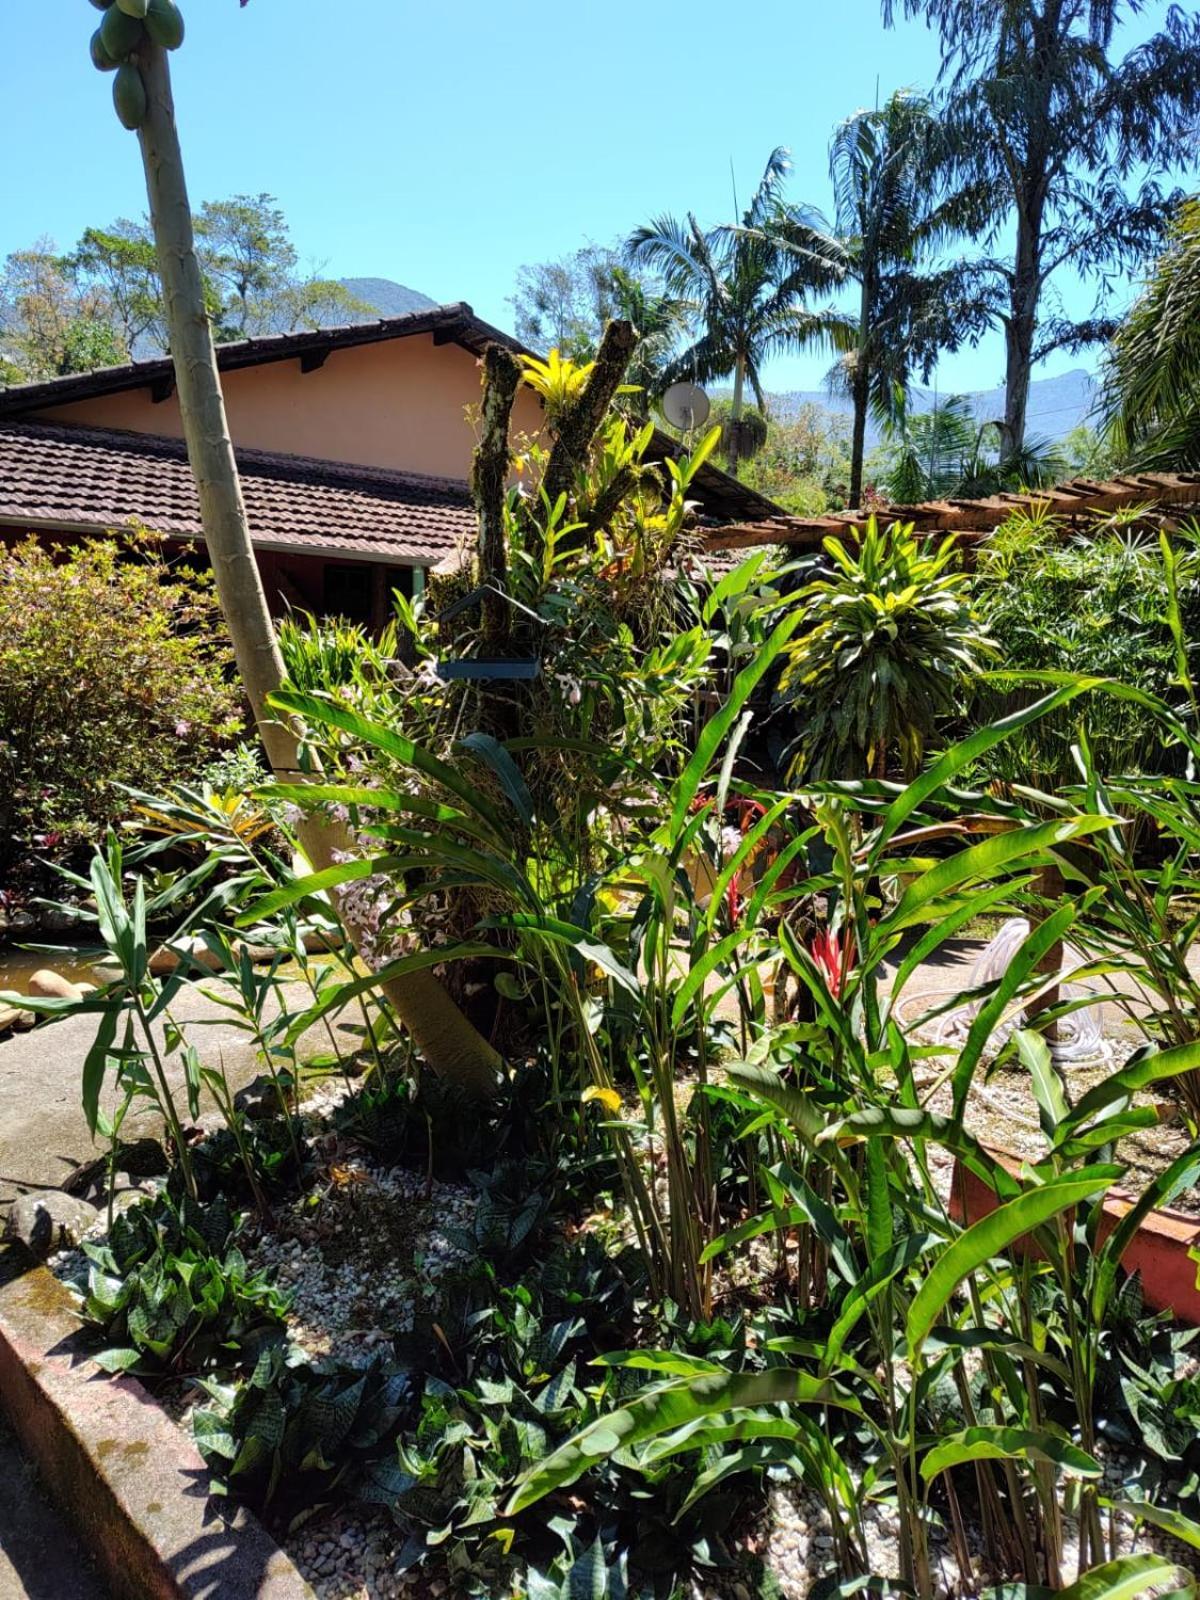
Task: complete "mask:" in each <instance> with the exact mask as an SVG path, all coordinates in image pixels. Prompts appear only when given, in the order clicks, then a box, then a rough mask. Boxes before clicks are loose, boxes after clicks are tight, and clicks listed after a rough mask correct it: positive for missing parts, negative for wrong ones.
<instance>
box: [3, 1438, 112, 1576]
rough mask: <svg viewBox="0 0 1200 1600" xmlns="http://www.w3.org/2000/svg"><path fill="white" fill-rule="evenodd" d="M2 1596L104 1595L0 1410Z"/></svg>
mask: <svg viewBox="0 0 1200 1600" xmlns="http://www.w3.org/2000/svg"><path fill="white" fill-rule="evenodd" d="M0 1600H108V1592H107V1590H106V1589H105V1588H104V1586H103V1584H101V1582H100V1580H99V1578H98V1577H97V1576H96V1573H95V1571H94V1569H93V1568H92V1565H91V1563H90V1562H89V1560H88V1558H87V1555H86V1553H85V1552H84V1551H83V1550H82V1549H81V1548H80V1546H79V1544H78V1543H77V1542H76V1539H75V1535H74V1533H73V1532H72V1531H71V1530H70V1529H69V1528H68V1527H67V1524H66V1523H65V1522H63V1521H62V1520H61V1519H60V1518H59V1516H58V1514H57V1512H55V1511H54V1510H53V1509H52V1507H51V1505H50V1502H49V1501H48V1500H47V1499H46V1497H45V1495H44V1494H43V1493H42V1489H41V1485H40V1484H39V1483H38V1481H37V1478H36V1477H35V1476H34V1473H33V1469H32V1468H31V1467H30V1466H29V1465H28V1463H27V1462H26V1460H25V1458H24V1457H23V1456H22V1455H21V1452H20V1450H19V1449H18V1448H17V1444H16V1441H15V1440H14V1439H13V1437H12V1435H11V1433H9V1431H8V1428H7V1426H6V1425H5V1423H4V1420H3V1414H2V1413H0Z"/></svg>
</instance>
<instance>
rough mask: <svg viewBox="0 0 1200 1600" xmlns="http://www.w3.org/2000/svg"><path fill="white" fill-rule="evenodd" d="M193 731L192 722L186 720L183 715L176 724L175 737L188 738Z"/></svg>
mask: <svg viewBox="0 0 1200 1600" xmlns="http://www.w3.org/2000/svg"><path fill="white" fill-rule="evenodd" d="M191 731H192V725H191V723H190V722H185V721H184V720H183V718H182V717H181V718H180V719H179V721H178V722H177V723H176V724H175V737H176V738H177V739H186V738H187V736H188V734H189V733H191Z"/></svg>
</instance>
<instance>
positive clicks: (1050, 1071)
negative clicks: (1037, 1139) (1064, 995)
mask: <svg viewBox="0 0 1200 1600" xmlns="http://www.w3.org/2000/svg"><path fill="white" fill-rule="evenodd" d="M1014 1043H1015V1044H1016V1047H1017V1054H1018V1056H1019V1057H1020V1058H1021V1062H1022V1064H1023V1065H1024V1066H1026V1067H1028V1068H1029V1076H1030V1079H1031V1081H1032V1085H1033V1098H1034V1099H1035V1100H1036V1101H1037V1104H1038V1114H1039V1120H1040V1121H1041V1124H1042V1132H1043V1133H1044V1134H1045V1135H1046V1137H1047V1139H1050V1140H1053V1139H1054V1136H1055V1133H1056V1132H1057V1130H1058V1126H1059V1124H1060V1123H1061V1122H1065V1121H1066V1119H1067V1118H1068V1117H1069V1116H1070V1114H1071V1107H1070V1105H1069V1104H1068V1102H1067V1095H1066V1090H1065V1089H1064V1087H1063V1081H1062V1075H1061V1074H1060V1072H1059V1070H1058V1068H1057V1067H1056V1066H1055V1064H1054V1057H1053V1055H1052V1054H1051V1052H1050V1046H1049V1045H1048V1044H1047V1043H1046V1041H1045V1039H1044V1038H1043V1037H1042V1035H1041V1034H1040V1033H1033V1032H1031V1031H1030V1030H1029V1029H1028V1028H1022V1029H1021V1030H1020V1032H1019V1033H1017V1034H1016V1035H1015V1036H1014Z"/></svg>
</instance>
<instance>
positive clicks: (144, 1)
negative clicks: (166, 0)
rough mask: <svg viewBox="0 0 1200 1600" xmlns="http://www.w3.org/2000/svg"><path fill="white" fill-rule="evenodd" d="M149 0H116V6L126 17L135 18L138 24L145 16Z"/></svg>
mask: <svg viewBox="0 0 1200 1600" xmlns="http://www.w3.org/2000/svg"><path fill="white" fill-rule="evenodd" d="M149 3H150V0H117V4H118V5H119V6H120V8H121V10H122V11H123V12H124V13H125V15H126V16H127V17H136V18H137V20H138V21H139V22H141V21H142V20H143V18H144V17H145V15H146V11H147V8H148V6H149Z"/></svg>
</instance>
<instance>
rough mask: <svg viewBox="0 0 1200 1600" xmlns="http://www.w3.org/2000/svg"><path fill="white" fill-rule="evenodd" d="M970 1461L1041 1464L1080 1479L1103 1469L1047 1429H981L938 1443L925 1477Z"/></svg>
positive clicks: (923, 1469) (923, 1472)
mask: <svg viewBox="0 0 1200 1600" xmlns="http://www.w3.org/2000/svg"><path fill="white" fill-rule="evenodd" d="M966 1461H1039V1462H1045V1463H1047V1464H1048V1465H1050V1466H1053V1467H1060V1468H1061V1469H1062V1470H1063V1471H1064V1472H1069V1473H1072V1474H1073V1475H1074V1476H1075V1477H1079V1478H1098V1477H1100V1475H1101V1472H1102V1470H1103V1469H1102V1468H1101V1466H1100V1463H1099V1462H1098V1461H1095V1460H1094V1459H1093V1458H1092V1457H1091V1456H1090V1455H1088V1453H1087V1452H1086V1450H1081V1449H1080V1448H1079V1446H1078V1445H1074V1444H1072V1443H1071V1441H1070V1440H1069V1439H1062V1438H1060V1437H1059V1436H1058V1435H1057V1434H1053V1433H1047V1432H1046V1431H1045V1430H1044V1429H1040V1428H1002V1427H979V1428H965V1429H964V1430H963V1431H962V1432H961V1433H956V1434H954V1435H953V1436H952V1437H951V1438H949V1439H943V1440H941V1441H940V1443H938V1444H936V1445H935V1446H934V1447H933V1449H932V1450H930V1451H929V1452H928V1453H927V1454H926V1456H925V1458H924V1459H923V1460H922V1462H921V1476H922V1477H923V1478H936V1477H937V1475H938V1473H939V1472H946V1471H948V1470H949V1468H951V1467H958V1466H962V1464H963V1463H964V1462H966Z"/></svg>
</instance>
